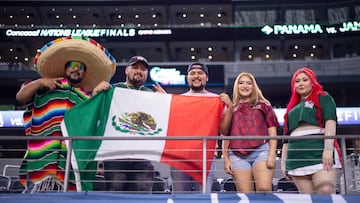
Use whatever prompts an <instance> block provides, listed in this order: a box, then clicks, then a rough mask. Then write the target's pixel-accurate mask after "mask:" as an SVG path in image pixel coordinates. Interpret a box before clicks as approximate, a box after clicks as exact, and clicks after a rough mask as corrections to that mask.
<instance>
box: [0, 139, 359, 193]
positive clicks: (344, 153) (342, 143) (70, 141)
mask: <svg viewBox="0 0 360 203" xmlns="http://www.w3.org/2000/svg"><path fill="white" fill-rule="evenodd" d="M259 139H261V140H264V139H265V140H270V139H276V140H278V142H281V141H282V140H283V139H287V140H305V139H309V137H308V136H300V137H291V136H286V137H284V136H277V137H270V136H209V137H204V136H192V137H189V136H179V137H99V136H83V137H30V136H0V142H2V141H10V140H16V141H26V140H67V141H68V151H71V150H72V144H73V141H74V140H103V141H105V140H135V141H136V140H154V141H156V140H202V141H203V142H202V143H203V146H202V152H203V156H202V164H203V169H205V168H206V160H207V157H206V149H207V146H206V145H207V141H209V140H217V141H218V140H259ZM311 139H337V140H338V141H339V142H340V147H341V150H342V160H344V163H343V168H342V170H341V172H342V173H343V177H344V178H343V180H342V181H343V182H340V180H337V181H339V182H340V184H343V185H344V191H341V193H342V194H349V193H360V187H359V188H355V189H356V191H354V190H352V191H349V188H348V181H350V180H349V178H348V177H351V175H349V174H348V173H349V171H350V172H351V169H349V168H348V167H349V166H347V164H346V161H345V160H347V158H348V157H347V154H348V151H355V149H354V148H352V147H349V148H347V146H346V142H347V141H349V140H351V141H353V140H355V139H360V135H336V136H326V137H325V136H322V135H313V136H311ZM278 146H279V145H278ZM6 150H7V151H9V150H19V149H0V153H1V151H6ZM24 150H25V149H24ZM184 150H186V149H184ZM278 150H279V151H280V150H281V149H278ZM5 158H6V157H5ZM70 160H71V153H68V156H67V157H66V168H65V181H64V182H65V184H64V192H67V191H68V180H69V171H70V165H71V161H70ZM0 161H1V158H0ZM3 173H4V172H3ZM358 173H359V174H358V175H360V169H359V172H358ZM351 181H355V182H356V181H357V182H358V183H357V182H356V183H357V184H359V185H360V179H359V180H357V179H356V178H354V177H352V179H351ZM202 182H203V183H204V185H203V189H202V193H206V192H205V188H206V170H202ZM357 189H359V190H357Z"/></svg>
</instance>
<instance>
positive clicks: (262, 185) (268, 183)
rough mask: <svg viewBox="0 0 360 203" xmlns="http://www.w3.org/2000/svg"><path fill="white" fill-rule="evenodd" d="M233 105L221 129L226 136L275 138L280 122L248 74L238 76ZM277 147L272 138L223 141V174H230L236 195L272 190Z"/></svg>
mask: <svg viewBox="0 0 360 203" xmlns="http://www.w3.org/2000/svg"><path fill="white" fill-rule="evenodd" d="M233 104H234V108H233V109H234V110H233V113H232V119H231V120H229V122H228V123H227V125H226V126H223V127H224V129H222V131H223V132H226V134H227V135H228V136H276V135H277V128H278V127H279V123H278V120H277V118H276V115H275V112H274V110H273V108H272V106H271V104H270V102H269V101H268V100H267V99H265V97H264V96H263V94H262V92H261V90H260V89H259V87H258V85H257V83H256V80H255V78H254V76H253V75H252V74H251V73H247V72H242V73H240V74H239V75H238V76H237V78H236V80H235V83H234V88H233ZM276 145H277V141H276V140H275V139H273V140H262V139H254V140H244V139H232V140H224V142H223V155H224V167H225V172H226V173H228V174H231V175H232V177H233V180H234V181H235V185H236V188H237V191H238V192H241V193H253V192H255V191H256V192H259V193H260V192H271V191H272V179H273V176H274V169H275V158H276ZM254 183H255V184H254ZM254 185H255V188H254Z"/></svg>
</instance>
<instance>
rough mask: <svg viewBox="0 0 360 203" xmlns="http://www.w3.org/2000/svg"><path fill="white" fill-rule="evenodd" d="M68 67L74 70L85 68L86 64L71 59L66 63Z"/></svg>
mask: <svg viewBox="0 0 360 203" xmlns="http://www.w3.org/2000/svg"><path fill="white" fill-rule="evenodd" d="M66 68H71V69H72V70H75V69H78V70H85V69H86V67H85V64H83V63H81V62H77V61H69V62H68V63H67V64H66Z"/></svg>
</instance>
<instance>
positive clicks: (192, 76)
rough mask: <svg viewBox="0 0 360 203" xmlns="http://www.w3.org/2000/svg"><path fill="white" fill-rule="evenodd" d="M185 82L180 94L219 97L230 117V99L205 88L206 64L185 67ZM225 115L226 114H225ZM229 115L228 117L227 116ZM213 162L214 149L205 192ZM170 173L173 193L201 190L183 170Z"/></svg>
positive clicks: (209, 181)
mask: <svg viewBox="0 0 360 203" xmlns="http://www.w3.org/2000/svg"><path fill="white" fill-rule="evenodd" d="M186 79H187V83H188V85H189V88H190V89H189V91H187V92H185V93H183V94H182V95H188V96H209V97H220V99H221V100H222V101H223V102H224V103H225V104H226V108H225V109H224V112H223V119H222V120H225V119H224V118H225V117H226V118H231V114H232V101H231V100H230V98H229V96H228V95H227V94H223V93H222V94H220V95H218V94H215V93H213V92H209V91H207V90H206V89H205V87H206V83H207V81H208V80H209V70H208V68H207V66H206V65H205V64H203V63H199V62H196V63H192V64H190V65H189V67H188V69H187V76H186ZM225 115H226V116H225ZM229 116H230V117H229ZM215 162H216V151H215V157H214V160H213V164H212V165H211V169H210V173H209V175H208V180H207V182H206V193H210V192H211V186H212V182H213V180H214V175H215V174H214V172H215V168H216V167H215ZM170 174H171V178H172V182H173V184H172V190H173V193H189V192H201V191H202V187H201V185H200V184H199V183H198V182H196V181H195V180H194V179H193V178H192V177H190V176H189V175H187V174H186V173H185V172H183V171H180V170H177V169H175V168H171V169H170Z"/></svg>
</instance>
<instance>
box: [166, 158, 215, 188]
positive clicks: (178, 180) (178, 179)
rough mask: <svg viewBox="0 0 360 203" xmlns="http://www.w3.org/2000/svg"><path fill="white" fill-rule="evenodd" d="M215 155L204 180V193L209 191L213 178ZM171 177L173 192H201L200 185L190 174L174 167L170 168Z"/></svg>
mask: <svg viewBox="0 0 360 203" xmlns="http://www.w3.org/2000/svg"><path fill="white" fill-rule="evenodd" d="M215 170H216V157H215V156H214V159H213V162H212V164H211V168H210V172H209V175H208V178H207V180H206V193H211V188H212V183H213V181H214V179H215ZM170 175H171V179H172V192H173V193H201V192H202V187H201V185H200V183H198V182H197V181H195V180H194V179H193V178H192V177H191V176H189V175H188V174H186V173H185V172H183V171H180V170H178V169H176V168H173V167H171V168H170Z"/></svg>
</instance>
